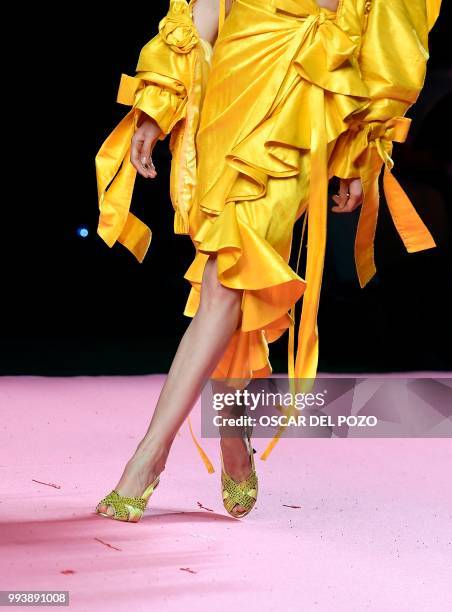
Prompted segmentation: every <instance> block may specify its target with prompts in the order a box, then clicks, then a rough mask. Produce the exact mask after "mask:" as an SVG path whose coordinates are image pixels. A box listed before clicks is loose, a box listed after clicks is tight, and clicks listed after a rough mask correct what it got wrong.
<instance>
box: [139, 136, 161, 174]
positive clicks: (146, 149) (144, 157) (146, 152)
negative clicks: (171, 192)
mask: <svg viewBox="0 0 452 612" xmlns="http://www.w3.org/2000/svg"><path fill="white" fill-rule="evenodd" d="M153 147H154V140H153V138H146V139H145V140H144V142H143V144H142V146H141V159H140V162H141V164H142V166H143V168H144V169H145V171H146V172H147V176H148V178H154V177H155V176H157V172H156V170H155V166H154V162H153V161H152V157H151V153H152V149H153Z"/></svg>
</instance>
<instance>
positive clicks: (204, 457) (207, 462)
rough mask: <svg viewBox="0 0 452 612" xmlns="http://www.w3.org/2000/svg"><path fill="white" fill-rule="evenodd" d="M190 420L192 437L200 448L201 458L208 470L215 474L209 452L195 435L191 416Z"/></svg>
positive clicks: (189, 425)
mask: <svg viewBox="0 0 452 612" xmlns="http://www.w3.org/2000/svg"><path fill="white" fill-rule="evenodd" d="M187 420H188V427H189V429H190V433H191V437H192V440H193V442H194V443H195V446H196V448H197V449H198V452H199V454H200V456H201V459H202V460H203V462H204V465H205V466H206V468H207V471H208V472H209V474H213V472H215V469H214V467H213V465H212V462H211V461H210V459H209V457H208V456H207V453H206V452H205V450H204V449H203V448H202V446H201V444H200V443H199V442H198V439H197V437H196V436H195V432H194V431H193V427H192V424H191V420H190V416H189V417H188V418H187Z"/></svg>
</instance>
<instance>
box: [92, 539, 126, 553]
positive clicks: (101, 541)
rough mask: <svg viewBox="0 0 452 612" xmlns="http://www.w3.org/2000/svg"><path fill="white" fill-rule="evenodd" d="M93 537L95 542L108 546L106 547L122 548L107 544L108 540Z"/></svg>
mask: <svg viewBox="0 0 452 612" xmlns="http://www.w3.org/2000/svg"><path fill="white" fill-rule="evenodd" d="M94 539H95V540H96V542H100V543H101V544H103V545H104V546H108V548H114V549H115V550H122V549H121V548H118V547H117V546H113V544H109V543H108V542H104V541H103V540H101V539H100V538H94Z"/></svg>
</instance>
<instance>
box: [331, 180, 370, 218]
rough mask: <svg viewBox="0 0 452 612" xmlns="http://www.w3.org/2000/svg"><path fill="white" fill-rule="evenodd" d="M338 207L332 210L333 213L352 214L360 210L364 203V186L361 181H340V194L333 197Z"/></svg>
mask: <svg viewBox="0 0 452 612" xmlns="http://www.w3.org/2000/svg"><path fill="white" fill-rule="evenodd" d="M333 200H334V201H335V202H336V204H337V206H333V208H332V209H331V210H332V211H333V212H338V213H344V212H352V211H353V210H355V208H358V206H359V205H360V204H362V201H363V186H362V184H361V179H359V178H356V179H340V185H339V193H338V194H337V195H335V196H333Z"/></svg>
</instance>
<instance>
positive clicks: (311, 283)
mask: <svg viewBox="0 0 452 612" xmlns="http://www.w3.org/2000/svg"><path fill="white" fill-rule="evenodd" d="M310 108H311V109H312V112H311V113H310V116H311V178H310V189H309V192H310V194H309V202H308V208H307V211H306V213H305V215H308V253H307V261H306V290H305V293H304V295H303V306H302V313H301V321H300V328H299V332H298V345H297V355H296V360H295V363H294V339H295V338H294V336H295V332H294V326H295V321H294V322H293V323H292V324H291V327H290V328H289V350H288V375H289V382H290V384H291V392H292V394H294V393H295V392H297V391H298V390H299V391H302V392H306V391H309V390H310V389H311V388H312V385H313V381H314V379H315V377H316V374H317V363H318V331H317V313H318V306H319V299H320V288H321V284H322V276H323V266H324V259H325V248H326V223H327V206H328V157H327V135H326V124H325V97H324V90H323V89H322V88H321V87H318V86H317V85H314V84H311V92H310ZM305 222H306V216H305V219H304V223H303V229H302V239H303V235H304V229H305ZM300 252H301V244H300V251H299V254H298V261H297V272H298V265H299V261H300ZM291 313H293V314H294V313H295V308H294V306H293V307H292V309H291ZM294 379H295V380H296V381H297V383H295V380H294ZM300 379H301V380H300ZM298 381H299V382H298ZM291 409H293V406H289V413H290V411H291ZM284 429H285V427H284V426H282V427H280V428H279V430H278V431H277V433H276V434H275V436H274V437H273V438H272V440H271V441H270V443H269V444H268V446H267V448H266V449H265V450H264V452H263V453H262V455H261V457H260V458H261V459H262V460H264V461H265V460H266V459H267V458H268V456H269V455H270V453H271V451H272V450H273V449H274V447H275V446H276V444H277V442H278V441H279V439H280V437H281V435H282V433H283V431H284Z"/></svg>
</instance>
